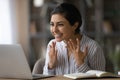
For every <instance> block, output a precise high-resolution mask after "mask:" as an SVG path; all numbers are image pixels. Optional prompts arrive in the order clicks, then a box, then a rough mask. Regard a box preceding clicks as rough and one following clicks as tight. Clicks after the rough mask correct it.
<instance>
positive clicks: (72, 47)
mask: <svg viewBox="0 0 120 80" xmlns="http://www.w3.org/2000/svg"><path fill="white" fill-rule="evenodd" d="M69 41H70V47H71V49H75V48H74V47H75V46H74V43H73V41H72V39H70V40H69Z"/></svg>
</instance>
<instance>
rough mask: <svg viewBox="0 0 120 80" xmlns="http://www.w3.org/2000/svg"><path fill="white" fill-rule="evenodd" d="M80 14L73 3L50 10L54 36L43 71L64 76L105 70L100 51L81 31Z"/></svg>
mask: <svg viewBox="0 0 120 80" xmlns="http://www.w3.org/2000/svg"><path fill="white" fill-rule="evenodd" d="M81 24H82V20H81V15H80V13H79V11H78V10H77V8H76V7H75V6H73V5H72V4H68V3H62V4H60V5H59V6H57V7H56V8H55V9H54V10H53V11H52V13H51V20H50V25H51V26H50V30H51V33H52V35H53V36H54V37H55V39H53V40H51V41H50V42H49V44H48V47H47V53H46V61H45V66H44V71H43V74H50V75H63V74H70V73H78V72H86V71H88V70H90V69H94V70H105V58H104V54H103V50H102V49H101V47H100V46H99V45H98V43H97V42H95V41H94V40H92V39H90V38H89V37H87V36H85V35H84V34H83V35H82V34H80V26H81Z"/></svg>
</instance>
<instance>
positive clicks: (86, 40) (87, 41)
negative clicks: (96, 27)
mask: <svg viewBox="0 0 120 80" xmlns="http://www.w3.org/2000/svg"><path fill="white" fill-rule="evenodd" d="M82 44H86V45H88V46H91V47H92V46H93V47H100V45H99V44H98V42H97V41H95V40H93V39H92V38H90V37H88V36H86V35H83V37H82Z"/></svg>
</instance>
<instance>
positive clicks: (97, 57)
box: [75, 46, 105, 72]
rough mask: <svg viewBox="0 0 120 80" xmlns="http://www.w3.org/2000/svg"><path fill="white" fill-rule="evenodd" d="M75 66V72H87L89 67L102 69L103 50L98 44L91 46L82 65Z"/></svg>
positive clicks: (103, 63)
mask: <svg viewBox="0 0 120 80" xmlns="http://www.w3.org/2000/svg"><path fill="white" fill-rule="evenodd" d="M75 67H76V72H87V71H88V70H90V69H93V70H102V71H104V70H105V58H104V54H103V50H102V49H101V48H100V46H95V47H92V48H91V49H90V51H89V54H88V56H87V60H85V62H84V63H83V64H82V65H80V66H77V65H75Z"/></svg>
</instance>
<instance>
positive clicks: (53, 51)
mask: <svg viewBox="0 0 120 80" xmlns="http://www.w3.org/2000/svg"><path fill="white" fill-rule="evenodd" d="M55 46H56V42H52V44H51V45H50V52H49V59H50V61H49V63H48V68H49V69H52V68H54V67H55V65H56V62H57V50H56V49H55Z"/></svg>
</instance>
